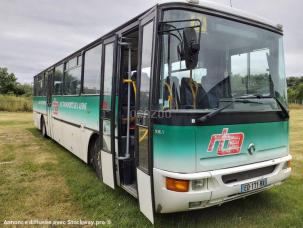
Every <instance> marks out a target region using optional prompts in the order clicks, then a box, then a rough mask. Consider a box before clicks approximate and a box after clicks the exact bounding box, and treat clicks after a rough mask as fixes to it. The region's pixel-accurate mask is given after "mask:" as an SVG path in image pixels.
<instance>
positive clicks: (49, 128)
mask: <svg viewBox="0 0 303 228" xmlns="http://www.w3.org/2000/svg"><path fill="white" fill-rule="evenodd" d="M45 83H46V114H47V120H46V126H47V134H48V136H49V137H53V135H52V133H53V131H52V90H53V87H52V84H53V70H49V71H48V72H47V73H46V74H45Z"/></svg>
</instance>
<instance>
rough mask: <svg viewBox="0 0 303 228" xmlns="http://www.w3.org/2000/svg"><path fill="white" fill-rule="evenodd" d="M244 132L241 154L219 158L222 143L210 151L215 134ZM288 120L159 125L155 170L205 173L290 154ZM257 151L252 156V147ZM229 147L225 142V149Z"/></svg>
mask: <svg viewBox="0 0 303 228" xmlns="http://www.w3.org/2000/svg"><path fill="white" fill-rule="evenodd" d="M224 128H226V129H228V133H229V134H232V133H243V134H244V140H243V144H242V147H241V150H240V153H238V154H234V155H226V156H219V155H218V147H219V142H215V144H214V149H213V151H208V146H209V143H210V140H211V137H212V135H214V134H216V135H217V134H222V131H223V129H224ZM288 128H289V126H288V121H284V122H269V123H253V124H238V125H217V126H168V125H155V126H154V131H153V149H154V167H155V168H159V169H163V170H167V171H173V172H181V173H189V172H202V171H209V170H215V169H222V168H228V167H235V166H240V165H245V164H251V163H255V162H260V161H264V160H270V159H274V158H278V157H282V156H286V155H287V154H288ZM251 143H253V144H254V145H255V148H256V151H255V152H254V153H253V154H252V155H250V154H249V153H248V147H249V145H250V144H251ZM226 147H227V142H226V141H225V144H224V148H226Z"/></svg>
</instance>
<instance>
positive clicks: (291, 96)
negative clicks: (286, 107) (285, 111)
mask: <svg viewBox="0 0 303 228" xmlns="http://www.w3.org/2000/svg"><path fill="white" fill-rule="evenodd" d="M287 85H288V101H289V102H290V103H295V104H303V77H289V78H287Z"/></svg>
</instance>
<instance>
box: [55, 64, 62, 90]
mask: <svg viewBox="0 0 303 228" xmlns="http://www.w3.org/2000/svg"><path fill="white" fill-rule="evenodd" d="M62 84H63V64H61V65H59V66H57V67H55V74H54V80H53V94H54V95H61V94H62Z"/></svg>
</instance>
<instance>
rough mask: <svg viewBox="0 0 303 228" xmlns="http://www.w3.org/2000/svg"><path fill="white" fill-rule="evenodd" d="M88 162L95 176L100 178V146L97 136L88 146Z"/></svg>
mask: <svg viewBox="0 0 303 228" xmlns="http://www.w3.org/2000/svg"><path fill="white" fill-rule="evenodd" d="M89 153H90V164H91V166H92V167H93V169H94V170H95V172H96V175H97V177H98V178H99V179H100V180H102V168H101V148H100V138H99V137H97V138H96V139H95V140H94V142H93V143H92V145H91V146H90V151H89Z"/></svg>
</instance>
